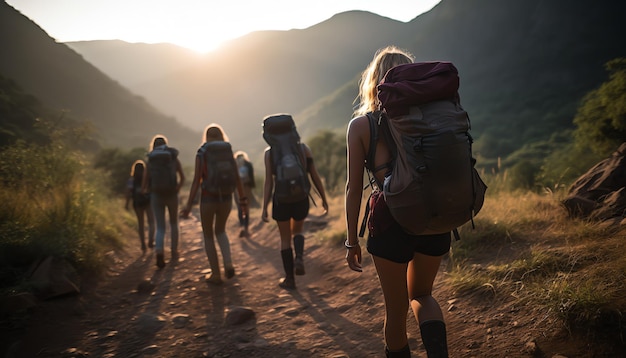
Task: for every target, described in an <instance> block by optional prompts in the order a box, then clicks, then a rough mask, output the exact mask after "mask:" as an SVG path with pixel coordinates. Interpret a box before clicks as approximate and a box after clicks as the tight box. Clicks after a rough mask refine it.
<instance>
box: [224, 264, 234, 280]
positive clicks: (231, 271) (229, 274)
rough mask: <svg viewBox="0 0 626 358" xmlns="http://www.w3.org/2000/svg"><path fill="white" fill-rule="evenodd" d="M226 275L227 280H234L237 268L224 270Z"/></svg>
mask: <svg viewBox="0 0 626 358" xmlns="http://www.w3.org/2000/svg"><path fill="white" fill-rule="evenodd" d="M224 275H225V276H226V278H233V276H235V268H234V267H226V268H225V269H224Z"/></svg>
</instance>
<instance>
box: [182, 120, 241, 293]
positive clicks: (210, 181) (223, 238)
mask: <svg viewBox="0 0 626 358" xmlns="http://www.w3.org/2000/svg"><path fill="white" fill-rule="evenodd" d="M203 141H204V143H203V144H202V145H201V146H200V148H199V149H198V152H197V154H196V164H195V171H194V175H193V181H192V182H191V189H190V190H189V198H188V200H187V204H186V205H185V206H184V207H183V209H182V211H181V216H182V217H184V218H186V217H188V216H189V212H190V211H191V207H192V206H193V201H194V198H195V197H196V194H197V192H198V188H199V187H201V188H202V192H201V198H200V220H201V222H202V233H203V237H204V250H205V253H206V256H207V259H208V260H209V265H210V266H211V274H210V275H209V276H207V277H206V281H207V282H208V283H211V284H215V285H220V284H222V283H223V281H222V276H221V273H220V265H219V259H218V256H217V250H216V248H215V239H214V237H215V238H217V243H218V244H219V246H220V251H221V252H222V260H223V261H224V276H225V277H226V278H232V277H233V276H235V268H234V266H233V261H232V257H231V252H230V242H229V240H228V235H227V234H226V221H227V219H228V216H229V215H230V211H231V209H232V205H233V192H235V190H236V192H237V195H238V198H239V206H240V207H241V210H242V215H243V216H245V217H247V216H248V198H247V197H246V195H245V194H244V189H243V185H242V184H241V180H240V179H239V174H238V172H237V164H236V163H235V158H234V156H233V152H232V148H231V145H230V143H229V142H228V137H227V136H226V134H225V133H224V130H223V129H222V127H221V126H220V125H218V124H215V123H212V124H210V125H208V126H207V127H206V128H205V130H204V135H203ZM222 169H223V171H222ZM214 222H215V226H214V224H213V223H214Z"/></svg>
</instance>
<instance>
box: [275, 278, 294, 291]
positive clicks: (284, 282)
mask: <svg viewBox="0 0 626 358" xmlns="http://www.w3.org/2000/svg"><path fill="white" fill-rule="evenodd" d="M278 286H280V287H281V288H284V289H287V290H294V289H295V288H296V280H295V279H294V278H293V277H292V278H289V277H285V278H283V279H281V280H280V282H279V283H278Z"/></svg>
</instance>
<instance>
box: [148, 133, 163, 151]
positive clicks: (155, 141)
mask: <svg viewBox="0 0 626 358" xmlns="http://www.w3.org/2000/svg"><path fill="white" fill-rule="evenodd" d="M164 144H167V137H165V136H164V135H163V134H157V135H155V136H154V137H152V141H151V142H150V151H152V150H153V149H154V148H155V147H159V146H162V145H164Z"/></svg>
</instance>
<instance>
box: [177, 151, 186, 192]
mask: <svg viewBox="0 0 626 358" xmlns="http://www.w3.org/2000/svg"><path fill="white" fill-rule="evenodd" d="M176 172H177V173H178V178H179V180H178V185H176V192H177V193H178V192H180V188H182V187H183V184H185V172H183V166H182V165H181V164H180V160H178V158H176Z"/></svg>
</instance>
